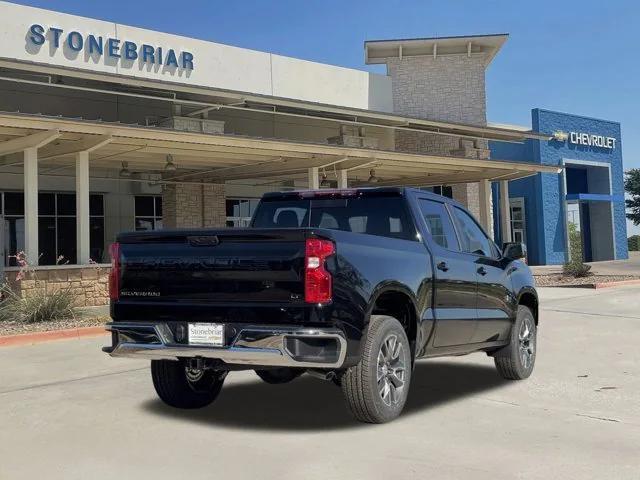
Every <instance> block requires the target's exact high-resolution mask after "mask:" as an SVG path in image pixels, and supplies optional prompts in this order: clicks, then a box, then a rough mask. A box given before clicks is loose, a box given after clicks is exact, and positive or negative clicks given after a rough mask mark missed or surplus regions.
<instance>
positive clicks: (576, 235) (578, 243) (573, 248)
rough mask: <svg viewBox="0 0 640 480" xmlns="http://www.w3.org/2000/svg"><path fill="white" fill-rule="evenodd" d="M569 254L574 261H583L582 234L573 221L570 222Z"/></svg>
mask: <svg viewBox="0 0 640 480" xmlns="http://www.w3.org/2000/svg"><path fill="white" fill-rule="evenodd" d="M569 254H570V255H571V262H572V263H574V262H582V235H580V232H579V231H578V226H577V225H576V224H575V223H573V222H569Z"/></svg>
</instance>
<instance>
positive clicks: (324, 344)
mask: <svg viewBox="0 0 640 480" xmlns="http://www.w3.org/2000/svg"><path fill="white" fill-rule="evenodd" d="M106 329H107V330H108V331H110V332H112V339H113V345H112V346H110V347H104V348H103V349H102V350H103V351H104V352H106V353H108V354H109V355H111V356H112V357H131V358H144V359H147V360H176V359H180V358H198V357H199V358H207V359H214V360H220V361H222V362H224V363H228V364H232V365H256V366H274V367H301V368H339V367H340V366H342V364H343V362H344V359H345V356H346V351H347V341H346V339H345V336H344V334H343V333H342V332H341V331H340V330H338V329H325V328H309V327H295V326H293V327H290V326H285V327H274V326H268V327H265V326H247V327H243V328H242V329H241V330H240V332H239V333H238V334H237V335H236V336H235V338H234V339H233V340H232V341H231V344H230V345H229V346H225V347H209V346H202V345H189V344H188V343H178V342H177V341H176V339H175V336H174V333H173V331H172V329H171V328H170V327H169V326H168V325H167V324H166V323H155V324H154V323H144V322H126V323H125V322H113V323H109V324H107V325H106Z"/></svg>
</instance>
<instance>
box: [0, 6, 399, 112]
mask: <svg viewBox="0 0 640 480" xmlns="http://www.w3.org/2000/svg"><path fill="white" fill-rule="evenodd" d="M33 24H38V25H41V26H42V27H44V29H45V34H46V32H48V31H49V28H50V27H56V28H60V29H62V30H63V33H62V34H61V36H60V46H59V47H58V48H55V47H54V46H53V42H52V41H51V40H52V35H51V33H49V34H48V35H46V41H45V43H44V44H43V45H35V44H34V43H33V42H32V41H31V40H30V38H29V37H30V28H31V26H32V25H33ZM72 31H76V32H79V33H80V34H81V35H82V36H83V38H85V39H86V38H87V36H88V35H90V34H92V35H94V36H96V37H98V36H102V37H103V39H104V42H105V44H106V41H107V39H108V38H115V39H119V40H121V42H125V41H131V42H135V43H136V44H137V45H138V46H141V45H142V44H149V45H152V46H155V47H162V48H163V49H164V51H165V55H166V53H167V51H168V50H169V49H174V50H175V52H176V54H179V53H180V52H181V51H187V52H190V53H192V54H193V64H194V68H193V70H190V69H181V68H178V69H173V68H167V67H166V66H165V67H162V66H160V65H158V64H155V65H152V64H150V63H149V62H146V63H145V62H143V61H142V60H141V59H138V60H125V59H124V57H123V58H119V59H118V58H114V57H110V56H108V55H107V46H106V45H105V46H104V50H105V51H104V54H103V55H97V54H95V53H94V54H93V55H90V54H89V51H88V49H87V48H86V46H87V45H86V41H85V48H84V49H83V50H82V51H80V52H75V51H73V50H72V49H71V48H69V46H68V45H67V44H66V42H65V41H66V39H67V35H68V33H69V32H72ZM121 46H122V44H121ZM0 57H1V58H3V59H8V60H18V61H23V62H24V61H26V62H34V63H40V64H45V65H51V66H56V67H66V68H73V69H78V70H87V71H91V72H94V73H95V72H99V73H106V74H115V75H125V76H130V77H135V78H141V79H146V80H163V81H166V82H175V83H183V84H188V85H191V86H200V87H211V88H220V89H225V90H232V91H238V92H246V93H252V94H260V95H272V96H277V97H283V98H290V99H296V100H305V101H310V102H317V103H326V104H331V105H337V106H345V107H351V108H361V109H372V110H379V111H389V112H390V111H392V108H393V102H392V95H391V79H390V78H389V77H387V76H384V75H377V74H371V73H368V72H363V71H359V70H354V69H348V68H342V67H336V66H332V65H325V64H321V63H314V62H308V61H304V60H299V59H295V58H289V57H283V56H280V55H273V54H270V53H266V52H258V51H254V50H247V49H244V48H238V47H232V46H229V45H222V44H219V43H213V42H206V41H202V40H196V39H192V38H187V37H181V36H177V35H171V34H167V33H161V32H155V31H151V30H145V29H141V28H135V27H130V26H126V25H120V24H115V23H111V22H105V21H101V20H94V19H89V18H85V17H79V16H75V15H68V14H63V13H58V12H54V11H50V10H44V9H39V8H33V7H27V6H22V5H15V4H11V3H7V2H0Z"/></svg>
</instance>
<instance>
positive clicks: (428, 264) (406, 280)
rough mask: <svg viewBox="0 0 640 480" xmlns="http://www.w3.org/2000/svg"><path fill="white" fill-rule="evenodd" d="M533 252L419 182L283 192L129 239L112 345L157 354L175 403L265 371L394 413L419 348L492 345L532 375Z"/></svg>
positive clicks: (433, 352) (367, 411)
mask: <svg viewBox="0 0 640 480" xmlns="http://www.w3.org/2000/svg"><path fill="white" fill-rule="evenodd" d="M525 256H526V252H525V247H524V246H523V245H521V244H513V243H512V244H506V245H504V247H503V249H502V250H500V249H499V248H498V247H497V246H496V245H495V244H494V242H493V241H492V240H490V239H489V237H488V236H487V235H486V233H485V232H484V231H483V229H482V228H481V227H480V226H479V225H478V223H477V222H476V221H475V220H474V218H473V217H472V216H471V215H470V214H469V213H467V211H466V210H465V209H464V208H463V207H462V206H461V205H459V204H457V203H456V202H454V201H453V200H450V199H448V198H444V197H441V196H438V195H434V194H431V193H428V192H425V191H422V190H418V189H410V188H391V187H386V188H363V189H353V190H319V191H303V192H280V193H270V194H266V195H265V196H264V197H263V198H262V200H261V202H260V204H259V206H258V207H257V210H256V212H255V214H254V217H253V219H252V223H251V227H250V228H246V229H220V230H160V231H155V232H132V233H123V234H121V235H119V236H118V239H117V243H114V244H113V246H112V257H113V260H112V261H113V265H112V270H111V277H110V296H111V317H112V319H113V322H112V323H110V324H108V327H107V329H108V330H110V331H111V332H112V345H111V346H108V347H104V349H103V350H104V351H105V352H107V353H109V354H110V355H112V356H114V357H134V358H144V359H150V360H151V375H152V379H153V384H154V386H155V389H156V392H157V394H158V395H159V397H160V398H161V399H162V400H163V401H164V402H166V403H167V404H169V405H171V406H174V407H178V408H199V407H203V406H205V405H208V404H210V403H211V402H213V400H215V398H216V397H217V396H218V394H219V393H220V390H221V388H222V384H223V383H224V380H225V377H226V376H227V374H228V373H229V372H230V371H234V370H247V369H250V370H255V371H256V373H257V374H258V376H259V377H260V378H261V379H263V380H264V381H266V382H267V383H284V382H289V381H291V380H294V379H295V378H296V377H298V376H299V375H301V374H303V373H305V372H306V373H309V374H312V375H314V376H319V377H321V378H323V379H326V380H331V381H333V382H334V383H335V384H337V385H339V386H340V387H341V388H342V391H343V393H344V396H345V399H346V403H347V405H348V406H349V408H350V409H351V411H352V412H353V414H354V416H355V417H356V418H357V419H358V420H361V421H364V422H372V423H381V422H386V421H389V420H392V419H393V418H395V417H397V416H398V415H399V414H400V412H401V411H402V409H403V407H404V404H405V401H406V399H407V393H408V390H409V384H410V382H411V374H412V371H413V365H414V362H415V361H416V360H417V359H420V358H425V357H438V356H445V355H461V354H467V353H471V352H476V351H483V352H486V353H487V354H488V355H490V356H492V357H493V358H494V361H495V365H496V367H497V370H498V373H499V374H500V375H501V376H503V377H504V378H508V379H514V380H517V379H524V378H527V377H528V376H529V375H530V374H531V372H532V370H533V366H534V362H535V358H536V329H537V325H538V297H537V294H536V290H535V287H534V280H533V277H532V275H531V272H530V270H529V268H528V267H527V265H526V262H525V261H524V260H523V259H524V258H525Z"/></svg>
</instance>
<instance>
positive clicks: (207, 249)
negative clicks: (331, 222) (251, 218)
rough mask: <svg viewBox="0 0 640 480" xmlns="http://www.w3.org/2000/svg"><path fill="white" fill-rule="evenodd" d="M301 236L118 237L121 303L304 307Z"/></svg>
mask: <svg viewBox="0 0 640 480" xmlns="http://www.w3.org/2000/svg"><path fill="white" fill-rule="evenodd" d="M305 235H306V232H305V230H304V229H299V230H296V229H282V230H274V229H268V230H267V229H265V230H260V229H228V230H189V231H187V230H176V231H171V230H168V231H158V232H142V233H127V234H122V235H120V237H118V241H119V243H120V260H121V277H120V300H122V301H127V300H128V301H135V302H136V303H152V302H161V303H164V302H174V303H187V304H218V305H223V304H224V305H227V306H228V305H229V304H233V303H241V304H244V305H246V304H247V303H252V302H259V303H262V302H267V303H287V304H302V303H304V257H305Z"/></svg>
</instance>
